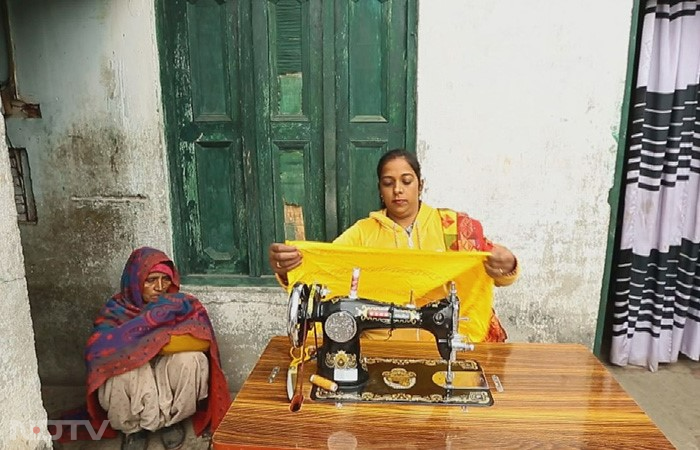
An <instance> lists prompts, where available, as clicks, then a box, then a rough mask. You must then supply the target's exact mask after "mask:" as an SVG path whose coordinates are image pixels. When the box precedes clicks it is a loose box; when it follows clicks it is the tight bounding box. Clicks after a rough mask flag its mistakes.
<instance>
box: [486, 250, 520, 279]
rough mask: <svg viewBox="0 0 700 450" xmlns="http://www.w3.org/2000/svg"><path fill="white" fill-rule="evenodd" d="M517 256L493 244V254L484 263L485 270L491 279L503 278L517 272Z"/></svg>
mask: <svg viewBox="0 0 700 450" xmlns="http://www.w3.org/2000/svg"><path fill="white" fill-rule="evenodd" d="M515 264H516V263H515V255H514V254H513V252H511V251H510V250H508V249H507V248H505V247H503V246H501V245H498V244H493V248H492V249H491V254H490V255H489V257H488V258H486V261H484V269H486V273H487V274H489V276H490V277H491V278H498V277H502V276H503V275H506V274H509V273H510V272H512V271H513V270H515Z"/></svg>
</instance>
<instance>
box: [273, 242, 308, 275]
mask: <svg viewBox="0 0 700 450" xmlns="http://www.w3.org/2000/svg"><path fill="white" fill-rule="evenodd" d="M267 254H268V257H269V261H270V268H272V271H273V272H275V273H276V274H277V275H279V276H280V277H282V279H284V280H286V279H287V272H289V271H290V270H292V269H294V268H295V267H298V266H299V265H300V264H301V252H300V251H299V250H298V249H297V248H296V247H292V246H291V245H285V244H279V243H276V242H275V243H272V244H271V245H270V248H269V249H268V252H267Z"/></svg>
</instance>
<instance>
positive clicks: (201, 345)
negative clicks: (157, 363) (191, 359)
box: [159, 333, 209, 355]
mask: <svg viewBox="0 0 700 450" xmlns="http://www.w3.org/2000/svg"><path fill="white" fill-rule="evenodd" d="M207 350H209V341H204V340H202V339H197V338H196V337H194V336H192V335H191V334H189V333H187V334H173V335H172V336H170V342H168V343H167V344H165V345H164V346H163V348H161V349H160V352H159V354H161V355H172V354H173V353H179V352H206V351H207Z"/></svg>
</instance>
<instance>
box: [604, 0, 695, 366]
mask: <svg viewBox="0 0 700 450" xmlns="http://www.w3.org/2000/svg"><path fill="white" fill-rule="evenodd" d="M639 44H640V46H639V53H640V54H639V65H638V67H637V84H636V87H635V90H634V93H633V99H632V105H633V106H632V112H631V121H632V123H631V128H630V139H629V147H628V148H627V155H626V159H627V161H626V163H627V166H626V171H627V172H626V184H625V194H624V195H625V198H624V216H623V218H622V230H621V232H622V234H621V240H620V248H619V250H618V255H617V260H616V263H615V267H614V269H613V270H614V272H613V281H614V285H613V286H614V321H613V338H612V348H611V355H610V356H611V358H610V359H611V362H612V363H614V364H617V365H622V366H624V365H627V364H633V365H638V366H645V367H647V368H649V370H652V371H655V370H656V369H657V368H658V364H659V363H671V362H675V361H677V359H678V355H679V353H683V354H685V355H686V356H688V357H690V358H691V359H694V360H697V359H698V357H699V356H700V264H698V256H699V254H700V207H699V205H698V200H699V197H698V194H699V193H700V114H699V113H700V109H698V100H699V99H700V97H699V96H698V93H699V91H698V82H699V80H700V0H697V1H672V0H666V1H664V0H651V1H647V3H646V6H645V10H644V20H643V22H642V37H641V41H640V43H639Z"/></svg>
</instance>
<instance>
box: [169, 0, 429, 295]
mask: <svg viewBox="0 0 700 450" xmlns="http://www.w3.org/2000/svg"><path fill="white" fill-rule="evenodd" d="M415 13H416V2H415V1H412V0H335V1H332V0H240V1H231V0H228V1H227V0H187V1H186V0H158V1H157V17H158V30H159V45H160V55H161V73H162V84H163V100H164V106H165V117H166V139H167V145H168V154H169V162H170V173H171V180H172V189H171V191H172V194H173V219H174V220H173V222H174V231H175V239H174V241H175V250H176V260H177V262H178V265H179V267H180V268H181V270H182V271H183V273H184V274H185V275H186V278H185V280H186V281H187V282H197V281H198V280H202V281H203V282H207V283H225V284H245V283H253V284H258V283H259V282H260V280H259V279H258V281H255V280H252V281H251V277H259V276H261V275H266V274H270V273H271V272H270V270H269V268H268V267H267V257H266V252H267V246H268V245H269V244H270V243H271V242H273V241H282V240H284V239H285V237H290V228H289V227H288V224H286V223H285V206H287V207H290V206H292V207H297V208H299V209H301V211H302V212H303V220H304V230H305V237H306V239H312V240H329V239H332V238H334V237H335V236H336V235H337V234H338V233H339V232H340V231H342V230H343V229H345V228H346V227H347V226H349V225H350V224H351V223H352V222H353V221H354V220H356V219H357V218H360V217H363V216H365V215H366V214H367V213H368V212H369V211H371V210H373V209H376V208H377V207H378V206H379V203H378V197H377V193H376V192H377V190H376V183H377V182H376V175H375V166H376V162H377V160H378V158H379V156H380V155H381V154H382V153H383V152H384V151H386V150H387V149H390V148H396V147H405V148H408V149H413V148H414V146H415V31H416V30H415V28H416V20H415ZM292 237H293V236H292Z"/></svg>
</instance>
